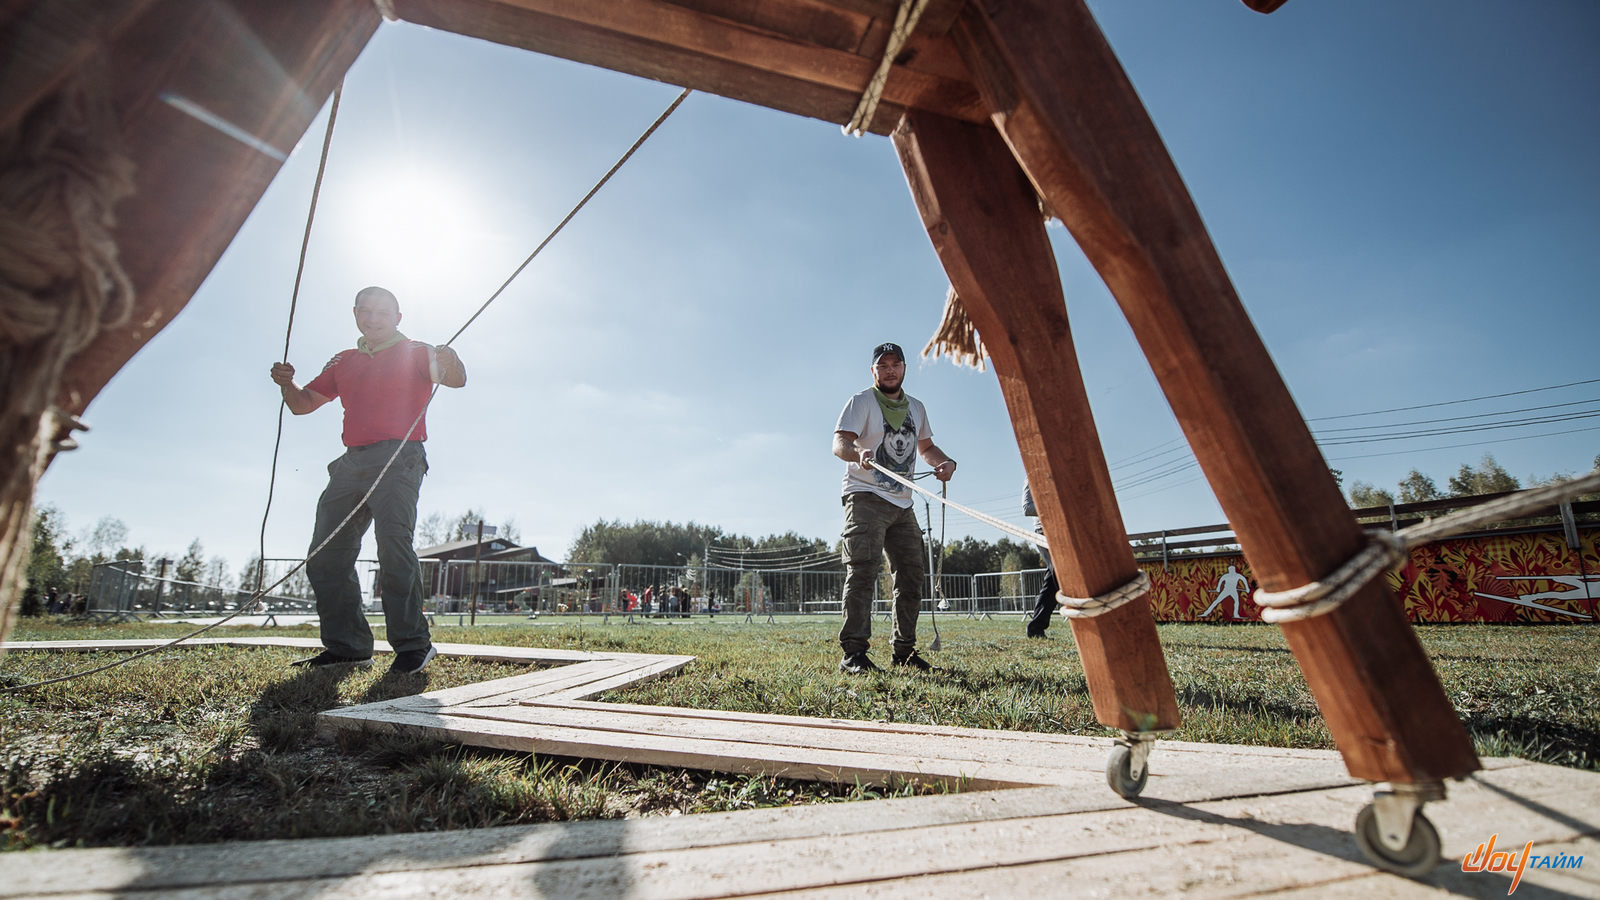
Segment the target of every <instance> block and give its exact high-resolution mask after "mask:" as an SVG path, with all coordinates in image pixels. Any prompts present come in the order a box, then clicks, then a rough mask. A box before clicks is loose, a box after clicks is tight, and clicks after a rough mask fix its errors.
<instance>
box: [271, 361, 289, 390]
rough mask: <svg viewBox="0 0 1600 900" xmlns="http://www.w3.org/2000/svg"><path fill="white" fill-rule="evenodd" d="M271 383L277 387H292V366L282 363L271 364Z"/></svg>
mask: <svg viewBox="0 0 1600 900" xmlns="http://www.w3.org/2000/svg"><path fill="white" fill-rule="evenodd" d="M272 383H273V384H276V385H277V386H278V387H294V366H291V365H289V364H288V363H284V362H280V363H273V364H272Z"/></svg>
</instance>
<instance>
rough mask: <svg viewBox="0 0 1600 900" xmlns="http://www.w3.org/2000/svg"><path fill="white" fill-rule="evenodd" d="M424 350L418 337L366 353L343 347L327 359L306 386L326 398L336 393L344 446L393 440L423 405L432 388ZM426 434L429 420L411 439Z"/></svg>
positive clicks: (426, 349)
mask: <svg viewBox="0 0 1600 900" xmlns="http://www.w3.org/2000/svg"><path fill="white" fill-rule="evenodd" d="M428 352H429V347H428V345H427V344H424V343H422V342H420V341H400V342H399V343H397V344H395V345H393V346H391V347H385V348H384V349H382V350H379V351H378V352H377V353H375V354H373V355H371V356H368V355H367V354H366V353H363V352H361V351H360V350H356V349H353V348H352V349H350V350H345V351H343V352H342V353H338V354H335V355H334V357H333V359H330V360H328V364H327V365H326V366H323V367H322V374H320V375H318V376H317V377H316V378H313V379H312V380H311V383H310V384H308V385H306V390H308V391H315V392H317V393H318V394H321V395H322V396H324V397H327V398H328V399H329V400H332V399H334V398H335V397H337V398H339V400H340V402H341V403H343V404H344V445H345V446H346V447H364V446H366V445H367V444H376V443H377V442H379V441H398V440H401V439H402V438H404V437H405V436H406V431H408V430H409V429H410V428H411V423H412V422H413V421H416V418H417V413H420V412H422V410H423V409H424V408H425V407H426V406H427V404H428V394H429V392H430V391H432V390H433V377H432V375H431V374H430V373H429V369H428ZM427 439H428V423H427V422H426V421H422V422H418V423H417V429H416V431H413V432H412V433H411V440H413V441H425V440H427Z"/></svg>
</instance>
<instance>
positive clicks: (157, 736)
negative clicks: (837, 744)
mask: <svg viewBox="0 0 1600 900" xmlns="http://www.w3.org/2000/svg"><path fill="white" fill-rule="evenodd" d="M21 625H22V627H21V628H20V629H19V631H18V632H17V633H16V634H15V635H14V639H16V640H67V639H97V638H114V637H147V638H148V637H157V636H169V635H176V634H181V633H183V627H182V626H174V625H167V624H152V625H118V626H111V625H91V624H85V623H73V622H65V621H39V620H24V621H23V622H22V623H21ZM875 625H876V627H877V629H878V630H880V631H881V630H882V629H883V628H884V627H885V626H884V623H882V622H881V621H879V622H877V623H875ZM837 628H838V624H837V621H836V620H834V619H832V618H818V619H816V620H798V621H789V622H783V623H781V624H779V625H775V626H774V625H765V624H755V625H745V624H743V623H742V619H739V620H738V621H737V622H735V620H734V619H733V618H732V617H730V618H729V619H728V620H727V621H721V620H719V621H718V622H716V623H715V624H709V623H707V622H705V620H704V619H697V620H692V621H691V622H690V623H681V622H671V623H668V622H664V621H656V620H650V621H648V622H647V623H644V624H639V625H632V626H630V625H626V624H618V623H614V624H611V625H608V626H602V625H601V624H600V622H599V619H598V618H591V619H589V620H586V624H583V625H557V626H551V625H538V626H519V627H504V626H499V627H480V628H476V629H473V628H439V629H437V631H436V635H435V636H436V638H438V639H440V640H447V641H462V642H473V643H488V644H512V645H521V646H543V647H557V648H569V649H587V650H618V651H634V652H650V653H681V654H689V655H693V656H695V657H697V659H696V661H695V662H694V663H692V664H691V665H690V666H689V667H687V668H686V669H684V670H683V671H682V672H680V673H678V674H677V675H674V676H671V677H667V678H663V679H659V680H657V681H653V682H648V683H645V684H642V685H637V686H634V687H632V688H629V689H627V690H623V691H616V692H612V693H610V694H607V695H606V696H605V697H604V698H603V699H610V700H626V701H628V702H633V703H650V704H661V705H670V706H691V707H701V708H708V709H725V710H747V711H760V712H774V713H786V714H792V715H803V716H830V717H839V718H854V719H880V720H887V721H894V722H904V723H933V724H940V725H960V726H970V727H979V728H1005V729H1015V730H1022V731H1041V732H1059V733H1072V734H1090V735H1107V734H1109V733H1110V732H1109V731H1108V730H1107V729H1105V728H1104V727H1102V726H1101V725H1099V724H1098V723H1096V722H1095V720H1094V716H1093V712H1092V710H1091V707H1090V703H1089V696H1088V691H1087V687H1086V685H1085V682H1084V678H1083V674H1082V671H1081V669H1080V668H1079V663H1078V659H1077V653H1076V651H1075V649H1074V647H1073V643H1072V641H1071V638H1070V632H1069V630H1068V629H1067V628H1066V627H1065V626H1064V625H1057V626H1056V627H1055V628H1053V629H1052V633H1053V634H1054V636H1055V639H1054V640H1050V641H1030V640H1026V639H1024V638H1022V636H1021V624H1020V621H1019V620H1017V619H1016V618H1014V617H1013V618H1007V619H999V620H994V621H981V622H980V621H973V620H970V619H954V618H941V619H940V630H941V632H942V637H943V640H942V643H943V646H944V650H943V652H941V653H939V654H935V655H934V656H936V659H935V661H936V663H937V664H939V665H941V666H944V667H946V671H945V672H944V673H942V674H940V675H938V676H931V677H930V676H918V675H909V674H903V673H899V672H886V673H883V674H879V675H873V676H869V677H865V678H861V677H851V676H846V675H842V674H840V673H839V672H837V671H836V669H835V665H836V663H837V662H838V648H837V644H836V642H835V635H836V632H837ZM236 633H241V634H249V635H258V634H261V633H262V632H261V631H260V630H258V629H249V628H247V629H237V630H236ZM272 633H273V634H299V635H311V634H313V632H311V631H309V630H306V629H298V630H297V629H277V630H274V631H273V632H272ZM1418 634H1419V635H1420V637H1421V639H1422V642H1423V644H1424V646H1425V647H1426V648H1427V649H1428V651H1429V653H1430V654H1431V655H1432V658H1433V660H1434V663H1435V666H1436V667H1437V669H1438V671H1439V673H1440V678H1441V680H1442V681H1443V683H1444V686H1445V690H1446V693H1447V695H1448V696H1449V697H1450V699H1451V702H1452V703H1453V704H1454V705H1455V707H1456V710H1457V712H1458V713H1459V714H1460V715H1461V717H1462V719H1463V721H1464V722H1465V723H1466V725H1467V727H1468V729H1469V731H1470V733H1471V734H1472V736H1473V740H1474V742H1475V744H1476V746H1477V749H1478V752H1479V753H1480V754H1482V755H1486V756H1497V755H1514V756H1521V757H1525V758H1528V759H1533V760H1537V761H1542V762H1549V763H1555V764H1558V765H1565V766H1573V767H1578V768H1584V769H1591V770H1600V702H1597V701H1600V630H1597V629H1594V628H1586V627H1577V626H1565V627H1544V628H1537V627H1524V628H1515V627H1493V626H1456V627H1440V626H1435V627H1426V628H1422V629H1419V630H1418ZM880 637H882V636H881V635H880ZM931 637H932V631H931V629H929V628H928V627H927V625H926V623H924V632H923V643H924V645H926V644H927V643H928V642H929V640H930V639H931ZM1161 638H1162V642H1163V645H1164V646H1165V648H1166V651H1167V660H1168V665H1169V666H1170V668H1171V671H1172V676H1173V682H1174V684H1175V686H1176V688H1177V692H1178V700H1179V704H1180V708H1181V710H1182V714H1183V718H1184V724H1183V727H1182V728H1181V729H1180V730H1179V731H1178V732H1177V733H1176V734H1174V735H1173V737H1174V738H1176V739H1179V740H1190V741H1208V742H1219V743H1236V744H1260V745H1270V746H1282V747H1311V748H1331V747H1332V746H1333V744H1332V740H1331V738H1330V737H1329V735H1328V733H1327V729H1326V728H1325V727H1324V725H1323V722H1322V719H1321V717H1320V716H1319V715H1318V713H1317V710H1316V706H1315V703H1314V702H1313V700H1312V698H1311V694H1310V692H1309V690H1308V689H1307V688H1306V685H1305V682H1304V680H1303V678H1302V677H1301V675H1300V671H1299V668H1298V667H1297V666H1296V664H1295V662H1294V658H1293V656H1292V655H1291V654H1290V653H1289V652H1288V648H1287V645H1286V644H1285V642H1284V640H1283V637H1282V635H1281V633H1280V632H1279V631H1278V630H1277V629H1275V628H1269V627H1251V626H1232V627H1216V626H1205V625H1169V626H1162V627H1161ZM885 643H886V642H885ZM300 655H302V654H301V653H300V652H299V651H294V650H288V649H279V648H259V649H232V648H215V647H201V648H194V649H183V650H174V651H168V652H165V653H162V654H159V655H157V656H154V657H148V658H145V659H141V660H137V661H135V662H133V663H131V664H129V665H127V666H124V667H121V668H118V669H114V670H111V671H108V672H105V673H102V674H99V675H94V676H90V677H87V678H83V679H79V680H75V681H72V682H68V683H64V684H60V685H53V686H49V687H45V688H39V689H34V690H29V691H25V692H22V693H14V694H3V695H0V847H4V848H5V849H26V848H30V847H39V846H135V845H146V844H173V843H196V842H210V841H224V840H247V839H265V838H276V837H309V836H329V835H353V834H379V833H389V832H408V831H426V830H437V829H449V828H465V827H484V826H491V825H501V824H511V823H521V822H544V821H563V820H576V819H593V818H610V817H625V816H640V815H676V814H689V813H698V812H709V811H718V810H730V809H747V808H754V807H760V806H779V805H789V804H797V803H822V802H837V801H841V800H850V799H865V798H870V797H877V796H884V795H889V794H908V793H916V792H919V791H922V790H927V789H926V788H919V787H917V786H914V785H902V786H897V787H895V788H893V789H889V790H883V789H872V788H865V787H860V786H853V785H819V784H813V783H809V782H799V781H786V780H783V779H774V778H764V777H759V776H732V775H722V774H716V773H709V772H700V771H687V770H679V769H660V768H651V767H645V766H626V765H614V764H607V763H599V762H593V761H585V760H573V759H562V758H553V757H535V756H533V755H529V754H519V753H508V752H501V751H489V750H477V749H470V748H461V747H457V746H452V745H446V744H439V743H434V742H428V741H418V740H411V739H400V738H395V737H384V736H363V735H343V736H341V737H340V738H339V739H338V740H337V742H335V743H328V742H326V741H323V740H321V739H319V738H318V737H317V736H316V735H315V731H314V719H315V716H316V714H317V713H318V712H320V711H322V710H325V709H329V708H332V707H334V706H338V705H341V704H350V703H364V702H370V701H374V700H383V699H389V698H392V697H396V696H403V695H407V694H413V693H417V692H420V691H424V690H437V689H440V688H445V687H452V686H456V685H461V684H469V683H472V682H475V681H482V680H486V679H489V678H497V677H504V676H506V675H510V674H515V673H517V672H520V671H524V669H523V667H521V666H516V665H511V664H504V663H491V662H476V661H469V660H455V659H438V660H435V661H434V662H433V663H432V664H431V665H430V666H429V668H428V670H427V671H426V672H425V673H423V674H421V675H416V676H408V677H405V678H398V679H386V678H384V677H383V676H382V666H381V663H382V659H380V660H379V662H380V665H379V666H376V667H374V668H373V669H371V670H357V671H354V672H347V673H343V674H342V675H341V674H336V673H325V672H322V673H302V672H300V671H299V670H291V669H288V668H287V663H288V662H290V661H291V660H293V659H295V658H297V657H298V656H300ZM875 656H877V657H879V659H878V661H879V662H880V663H884V662H886V661H887V660H886V658H885V656H886V651H884V650H882V649H880V650H878V651H876V652H875ZM117 658H120V655H119V654H82V653H70V654H66V653H12V654H10V655H9V656H7V657H6V658H5V659H4V660H3V661H0V684H4V685H15V684H22V683H26V682H31V681H36V680H40V679H44V678H49V677H54V676H57V675H62V674H66V673H69V672H76V671H81V670H83V669H86V668H91V667H93V666H94V665H98V664H100V663H102V662H105V661H110V660H113V659H117Z"/></svg>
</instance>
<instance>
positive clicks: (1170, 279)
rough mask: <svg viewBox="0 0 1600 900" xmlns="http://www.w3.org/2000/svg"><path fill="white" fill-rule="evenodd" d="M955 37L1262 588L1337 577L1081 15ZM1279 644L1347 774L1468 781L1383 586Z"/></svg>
mask: <svg viewBox="0 0 1600 900" xmlns="http://www.w3.org/2000/svg"><path fill="white" fill-rule="evenodd" d="M953 37H954V39H955V41H956V44H957V46H958V47H959V48H960V51H961V54H962V56H963V58H964V59H965V60H966V62H967V66H968V68H969V69H970V70H971V72H972V75H973V77H974V79H975V80H976V81H977V83H978V85H979V90H980V92H981V93H982V94H983V96H984V99H985V102H986V103H987V104H988V105H989V108H990V110H991V113H992V119H993V121H994V123H995V125H996V126H997V127H998V129H999V131H1000V133H1001V135H1002V136H1003V137H1004V138H1005V140H1006V142H1007V143H1008V144H1009V145H1010V147H1011V150H1012V152H1013V153H1014V154H1015V156H1016V158H1017V160H1018V161H1019V162H1020V163H1021V164H1022V167H1023V169H1024V171H1026V172H1027V175H1028V178H1029V179H1030V180H1031V181H1032V182H1033V184H1034V186H1035V187H1036V188H1037V189H1038V191H1039V192H1040V194H1041V195H1042V196H1043V197H1044V198H1045V200H1046V201H1047V202H1048V203H1049V205H1050V207H1051V209H1052V210H1053V211H1054V212H1055V213H1057V214H1058V215H1060V216H1061V218H1062V220H1063V221H1064V222H1065V223H1066V225H1067V227H1068V228H1069V229H1070V230H1071V232H1072V234H1073V236H1074V237H1075V238H1076V239H1077V241H1078V243H1079V244H1080V245H1081V246H1082V247H1083V250H1084V253H1085V254H1086V255H1087V256H1088V258H1089V260H1090V261H1091V262H1092V263H1093V264H1094V266H1095V267H1096V268H1097V269H1098V270H1099V272H1100V274H1101V277H1103V278H1104V279H1105V281H1106V284H1107V285H1108V286H1109V287H1110V289H1111V292H1112V294H1113V295H1115V297H1116V299H1117V302H1118V303H1119V304H1120V305H1121V307H1122V309H1123V312H1124V314H1125V315H1126V316H1127V317H1128V321H1129V322H1130V324H1131V325H1132V326H1133V331H1134V334H1135V336H1136V337H1137V339H1138V341H1139V343H1140V346H1141V347H1142V348H1143V349H1144V352H1145V355H1146V356H1147V357H1148V358H1149V360H1150V365H1151V367H1152V368H1153V369H1154V370H1155V374H1156V377H1157V379H1158V380H1159V382H1160V383H1161V387H1162V389H1163V390H1164V391H1165V393H1166V395H1167V399H1168V402H1170V403H1171V405H1172V408H1173V411H1174V412H1175V413H1176V414H1177V417H1178V421H1179V422H1180V423H1181V425H1182V427H1183V430H1184V433H1185V435H1187V437H1188V440H1189V443H1190V446H1191V447H1192V448H1193V449H1194V452H1195V456H1196V457H1197V458H1198V459H1199V461H1200V466H1201V468H1202V469H1203V470H1204V472H1205V474H1206V477H1207V478H1208V480H1209V481H1210V482H1211V486H1212V489H1213V490H1214V491H1215V492H1216V495H1217V498H1218V500H1219V501H1220V502H1221V504H1222V508H1223V510H1224V511H1225V512H1226V513H1227V516H1228V520H1229V521H1230V522H1231V523H1232V525H1233V528H1234V531H1235V533H1236V534H1237V535H1238V536H1239V542H1240V544H1241V546H1242V547H1243V549H1244V552H1245V555H1246V557H1247V558H1248V559H1249V561H1250V565H1251V567H1252V568H1253V569H1254V570H1255V574H1256V577H1257V578H1258V579H1259V580H1260V582H1261V584H1262V586H1263V587H1265V588H1266V589H1268V590H1275V591H1277V590H1284V589H1287V588H1293V587H1297V586H1300V585H1304V584H1307V583H1309V582H1312V581H1315V580H1318V579H1321V578H1323V577H1325V576H1327V575H1328V574H1329V573H1331V572H1333V571H1334V570H1335V569H1336V568H1338V567H1339V566H1340V565H1341V564H1343V563H1344V562H1345V561H1346V560H1348V559H1349V558H1350V557H1351V556H1353V555H1354V554H1355V553H1357V552H1358V551H1359V550H1361V549H1362V547H1363V546H1364V545H1365V537H1364V536H1363V534H1362V532H1361V529H1360V527H1359V526H1358V525H1357V524H1356V522H1355V519H1354V518H1353V517H1352V516H1351V515H1350V511H1349V508H1348V507H1347V506H1346V505H1345V502H1344V498H1343V497H1342V496H1341V495H1340V493H1339V490H1338V487H1337V485H1336V484H1335V483H1334V480H1333V477H1332V475H1331V474H1330V473H1329V471H1328V467H1327V464H1326V462H1325V461H1324V460H1323V458H1322V455H1321V453H1320V452H1319V451H1318V449H1317V445H1316V443H1315V442H1314V441H1313V440H1312V438H1311V434H1310V432H1309V431H1308V430H1307V428H1306V426H1305V422H1304V420H1303V419H1302V418H1301V416H1300V414H1299V410H1298V409H1296V407H1295V405H1294V402H1293V400H1292V399H1291V398H1290V396H1289V392H1288V389H1287V388H1286V387H1285V386H1284V384H1283V381H1282V379H1281V377H1280V376H1279V375H1278V373H1277V370H1276V369H1275V368H1274V366H1273V363H1272V360H1271V358H1270V357H1269V356H1268V354H1267V350H1266V347H1265V346H1264V345H1263V344H1262V342H1261V339H1260V337H1259V336H1258V335H1257V334H1256V331H1255V329H1254V327H1253V326H1252V325H1251V323H1250V320H1249V317H1248V316H1247V315H1246V314H1245V311H1244V308H1243V306H1242V305H1241V304H1240V302H1239V298H1238V296H1237V295H1236V294H1235V292H1234V289H1233V285H1232V284H1231V282H1230V281H1229V279H1228V275H1227V272H1226V271H1225V270H1224V269H1223V266H1222V262H1221V260H1220V259H1219V258H1218V256H1217V253H1216V250H1215V248H1213V246H1212V244H1211V239H1210V236H1209V235H1208V234H1207V233H1206V230H1205V226H1204V225H1203V223H1202V222H1201V220H1200V216H1199V214H1198V213H1197V212H1196V211H1195V208H1194V205H1193V202H1192V200H1191V199H1190V197H1189V193H1188V191H1187V190H1186V189H1185V187H1184V185H1183V181H1182V179H1181V178H1180V177H1179V176H1178V172H1177V168H1176V167H1175V166H1174V165H1173V163H1172V160H1171V158H1170V157H1169V156H1168V155H1167V153H1166V149H1165V147H1164V146H1163V145H1162V142H1161V138H1160V136H1159V135H1158V134H1157V133H1156V130H1155V126H1154V125H1153V124H1152V123H1151V121H1150V118H1149V116H1148V114H1147V113H1146V112H1145V110H1144V106H1143V104H1142V103H1141V102H1140V101H1139V97H1138V95H1137V94H1136V93H1135V92H1134V89H1133V86H1132V84H1130V83H1129V81H1128V78H1127V76H1126V74H1125V73H1124V72H1123V71H1122V67H1121V66H1120V64H1118V62H1117V60H1116V57H1115V55H1114V54H1113V53H1112V51H1111V48H1110V46H1109V45H1108V44H1107V43H1106V41H1105V38H1104V36H1103V35H1102V34H1101V32H1100V29H1099V27H1098V25H1097V24H1096V23H1095V21H1094V19H1093V17H1092V16H1091V15H1090V13H1089V11H1088V9H1087V8H1086V7H1085V6H1084V4H1083V2H1082V0H1006V2H1003V3H1002V2H999V0H974V2H971V3H969V4H967V6H966V7H965V8H964V9H963V11H962V14H961V17H960V19H959V21H958V22H957V24H956V26H955V29H954V31H953ZM985 337H986V338H987V339H988V341H989V343H990V345H991V346H995V345H1000V346H1003V345H1005V344H1006V343H1007V342H1008V341H1011V340H1014V339H1015V335H1014V334H1013V333H1003V334H994V333H986V334H985ZM1283 630H1284V634H1285V636H1286V637H1287V638H1288V641H1289V644H1290V647H1291V648H1292V649H1293V650H1294V653H1295V656H1296V658H1297V659H1298V660H1299V662H1300V665H1301V667H1302V668H1303V670H1304V671H1305V675H1306V681H1307V682H1308V683H1309V685H1310V686H1311V690H1312V692H1313V693H1314V694H1315V695H1316V698H1317V703H1318V705H1319V707H1320V708H1321V710H1322V714H1323V716H1324V718H1325V719H1326V720H1327V723H1328V728H1329V730H1330V731H1331V732H1332V733H1333V737H1334V740H1335V742H1336V743H1337V744H1338V747H1339V750H1340V751H1341V753H1342V754H1343V755H1344V759H1345V763H1346V765H1347V766H1348V768H1349V770H1350V773H1351V774H1352V775H1354V776H1356V777H1358V778H1365V779H1368V780H1371V781H1390V782H1397V783H1402V784H1411V783H1420V782H1437V781H1439V780H1441V779H1444V778H1448V777H1456V776H1462V775H1465V774H1467V773H1468V772H1471V771H1473V770H1475V769H1477V768H1478V761H1477V757H1476V756H1475V755H1474V753H1473V750H1472V742H1471V740H1470V739H1469V738H1468V736H1467V733H1466V729H1465V728H1464V727H1463V726H1462V724H1461V721H1460V719H1458V718H1457V717H1456V715H1455V712H1454V710H1453V709H1452V708H1451V706H1450V702H1449V700H1448V699H1447V698H1446V697H1445V694H1444V691H1443V689H1442V688H1441V687H1440V685H1439V680H1438V677H1437V675H1436V674H1435V673H1434V671H1433V668H1432V666H1431V665H1430V664H1429V662H1428V659H1427V656H1426V654H1425V653H1424V652H1423V650H1422V647H1421V645H1420V644H1419V643H1418V641H1417V638H1416V635H1415V634H1414V633H1413V631H1412V630H1411V628H1410V625H1409V623H1408V622H1407V620H1406V618H1405V615H1404V610H1403V609H1402V608H1401V606H1400V604H1399V602H1398V601H1397V600H1396V599H1395V597H1394V595H1393V594H1392V592H1390V590H1389V589H1388V587H1387V585H1386V584H1384V582H1383V580H1382V579H1381V578H1380V579H1377V580H1375V581H1373V582H1371V583H1369V584H1368V585H1367V586H1366V587H1365V588H1364V589H1363V590H1361V591H1360V592H1359V593H1358V594H1357V595H1356V596H1355V597H1353V598H1351V599H1350V600H1349V601H1347V602H1346V603H1345V604H1344V605H1343V606H1341V607H1339V608H1337V609H1335V610H1333V611H1332V612H1329V613H1327V614H1325V615H1321V616H1317V617H1314V618H1310V619H1306V620H1303V621H1299V622H1294V623H1288V624H1285V625H1284V626H1283Z"/></svg>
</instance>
